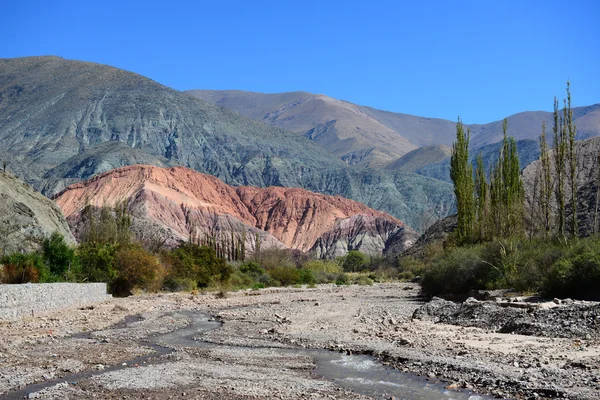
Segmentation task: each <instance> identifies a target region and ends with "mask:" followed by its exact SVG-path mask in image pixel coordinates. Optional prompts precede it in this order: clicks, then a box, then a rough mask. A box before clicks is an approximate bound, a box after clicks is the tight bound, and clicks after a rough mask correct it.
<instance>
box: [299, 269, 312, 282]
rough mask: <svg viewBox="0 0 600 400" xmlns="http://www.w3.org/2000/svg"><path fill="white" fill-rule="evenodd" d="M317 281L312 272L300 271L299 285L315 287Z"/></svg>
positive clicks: (307, 270)
mask: <svg viewBox="0 0 600 400" xmlns="http://www.w3.org/2000/svg"><path fill="white" fill-rule="evenodd" d="M316 281H317V280H316V278H315V276H314V274H313V272H312V271H311V270H309V269H305V268H301V269H299V270H298V283H300V284H303V285H314V284H315V283H316Z"/></svg>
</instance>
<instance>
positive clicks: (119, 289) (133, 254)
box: [111, 244, 163, 296]
mask: <svg viewBox="0 0 600 400" xmlns="http://www.w3.org/2000/svg"><path fill="white" fill-rule="evenodd" d="M114 261H115V264H114V265H115V268H116V270H117V278H116V279H115V280H114V281H113V282H112V284H111V287H112V292H113V294H115V295H121V296H128V295H130V294H131V293H132V291H133V290H134V289H143V290H148V291H157V290H159V289H160V287H161V286H162V280H163V267H162V265H161V264H160V262H159V260H158V258H157V257H156V256H155V255H153V254H150V253H148V252H147V251H146V250H144V249H143V248H142V246H141V245H139V244H128V245H122V246H120V247H119V248H118V250H117V252H116V253H115V260H114Z"/></svg>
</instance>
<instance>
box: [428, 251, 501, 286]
mask: <svg viewBox="0 0 600 400" xmlns="http://www.w3.org/2000/svg"><path fill="white" fill-rule="evenodd" d="M481 254H482V246H481V245H477V246H469V247H457V248H454V249H451V250H450V251H448V252H447V253H446V254H445V255H444V256H443V257H442V258H440V259H438V260H436V261H435V262H434V264H433V265H432V266H431V268H429V269H428V270H427V271H426V273H425V274H424V276H423V280H422V282H421V284H422V286H423V290H424V291H425V292H426V293H427V294H429V295H439V294H445V293H446V294H449V293H466V292H468V291H469V290H471V289H487V288H490V287H492V286H494V285H495V284H496V282H497V281H498V280H501V279H502V273H501V271H500V270H499V269H498V268H497V267H494V266H493V265H490V264H489V263H488V262H485V261H484V260H483V259H482V257H481Z"/></svg>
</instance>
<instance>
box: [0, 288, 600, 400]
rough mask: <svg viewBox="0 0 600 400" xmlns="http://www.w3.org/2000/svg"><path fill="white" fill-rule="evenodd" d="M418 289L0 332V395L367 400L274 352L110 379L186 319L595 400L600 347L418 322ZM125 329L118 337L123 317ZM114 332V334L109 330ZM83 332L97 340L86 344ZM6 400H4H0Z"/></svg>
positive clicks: (220, 333) (239, 335)
mask: <svg viewBox="0 0 600 400" xmlns="http://www.w3.org/2000/svg"><path fill="white" fill-rule="evenodd" d="M417 294H418V287H417V286H415V285H412V284H386V285H375V286H347V287H336V286H330V285H324V286H319V287H317V288H315V289H292V288H287V289H263V290H260V291H245V292H237V293H231V294H230V295H229V297H228V298H226V299H217V298H215V296H214V295H213V294H204V295H198V296H191V295H189V294H187V295H185V294H158V295H144V296H134V297H131V298H126V299H112V300H110V301H107V302H105V303H102V304H98V305H96V306H94V307H93V309H79V310H69V311H63V312H59V313H55V314H53V315H51V316H48V317H45V318H34V319H27V320H22V321H18V322H13V323H3V324H0V393H7V392H11V391H14V390H16V389H18V388H21V387H24V386H28V385H32V384H35V383H39V382H44V381H49V380H54V379H57V378H60V377H63V376H68V375H71V374H73V373H76V372H81V371H98V373H99V374H98V375H96V376H94V377H92V378H88V379H81V380H78V381H77V382H68V383H66V384H60V385H58V386H55V387H53V388H49V389H44V390H42V391H39V392H38V393H33V394H32V395H31V396H30V397H32V398H36V397H37V398H57V399H58V398H60V399H64V398H72V399H80V398H128V399H138V398H154V399H162V398H172V397H174V396H177V397H182V398H206V399H212V398H214V399H222V398H228V399H278V398H294V399H296V398H298V399H300V398H333V399H346V398H361V396H359V395H356V394H355V393H351V392H349V390H348V389H343V388H340V387H339V386H337V385H335V384H333V383H332V382H330V381H328V380H326V379H323V378H320V377H318V376H317V375H315V374H314V373H312V372H311V371H312V370H313V368H314V362H313V360H312V359H311V357H308V356H305V355H301V354H299V355H295V356H291V355H289V356H285V357H283V356H281V355H280V354H278V353H276V352H274V351H273V350H272V349H269V348H249V347H240V348H213V349H208V348H187V347H181V348H177V349H176V350H175V351H174V352H172V353H170V354H164V355H162V356H159V357H155V358H157V359H152V360H151V361H152V362H151V363H148V364H143V363H142V364H140V365H127V366H126V368H124V369H121V370H118V371H105V369H107V368H108V367H109V366H111V365H119V364H122V363H123V362H125V361H127V360H131V359H133V358H135V357H137V356H141V355H144V354H150V353H152V349H150V348H148V347H146V346H139V345H138V343H139V342H140V340H143V339H145V338H148V337H152V336H156V335H158V334H161V333H166V332H169V331H173V330H175V329H178V328H181V327H184V326H186V325H187V324H188V323H189V319H188V318H187V317H186V314H185V313H183V311H185V310H200V311H203V312H205V313H207V314H209V315H213V316H214V317H215V318H216V319H218V320H220V321H222V322H223V325H222V326H221V327H220V328H219V329H217V330H214V331H210V332H208V333H206V334H203V335H202V339H203V340H205V341H209V342H213V343H222V344H230V345H236V346H250V347H256V346H259V347H260V346H265V347H278V346H280V347H306V348H327V349H333V350H337V351H343V352H346V353H357V352H358V353H367V354H373V355H375V356H377V357H378V358H380V359H382V360H384V361H385V362H387V363H389V364H391V365H393V366H394V367H396V368H397V369H399V370H401V371H406V372H414V373H417V374H419V375H422V376H424V377H426V378H427V379H429V380H431V381H433V382H443V383H444V384H445V385H450V386H451V387H453V388H460V387H467V388H473V389H475V391H477V392H481V393H491V394H494V395H496V396H498V397H503V396H506V397H520V398H544V397H548V398H550V397H554V398H556V397H557V396H558V397H563V398H566V397H568V398H569V399H600V380H599V378H598V377H599V376H600V364H599V361H598V360H599V359H600V357H599V356H600V343H599V342H598V341H597V340H585V339H583V340H572V339H558V338H541V337H533V336H520V335H506V334H498V333H490V332H487V331H486V330H484V329H480V328H465V327H457V326H453V325H446V324H434V323H431V322H423V321H413V320H412V319H411V316H412V314H413V312H414V311H415V309H417V308H418V307H420V306H421V305H422V302H421V300H420V299H419V298H418V296H417ZM134 315H135V316H137V315H140V317H139V318H137V317H136V318H135V320H132V319H130V320H128V324H127V325H122V326H118V325H117V326H116V327H113V326H114V325H115V324H117V323H118V322H119V321H122V320H123V319H124V318H125V317H128V316H134ZM111 327H113V328H111ZM85 332H93V333H91V335H86V334H85ZM0 397H1V396H0Z"/></svg>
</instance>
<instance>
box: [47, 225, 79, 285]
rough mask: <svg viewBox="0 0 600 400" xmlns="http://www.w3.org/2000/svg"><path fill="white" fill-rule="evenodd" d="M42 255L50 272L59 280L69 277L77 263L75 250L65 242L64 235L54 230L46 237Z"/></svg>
mask: <svg viewBox="0 0 600 400" xmlns="http://www.w3.org/2000/svg"><path fill="white" fill-rule="evenodd" d="M42 255H43V257H44V262H45V264H46V266H47V267H48V269H49V271H50V274H52V275H53V276H54V277H56V278H57V279H59V280H63V279H65V278H67V276H68V275H69V272H70V269H71V267H72V266H73V264H74V263H75V250H74V249H73V248H71V247H70V246H69V245H68V244H67V242H65V238H64V237H63V235H61V234H60V233H58V232H54V233H52V235H50V237H48V238H46V239H44V241H43V243H42Z"/></svg>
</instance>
